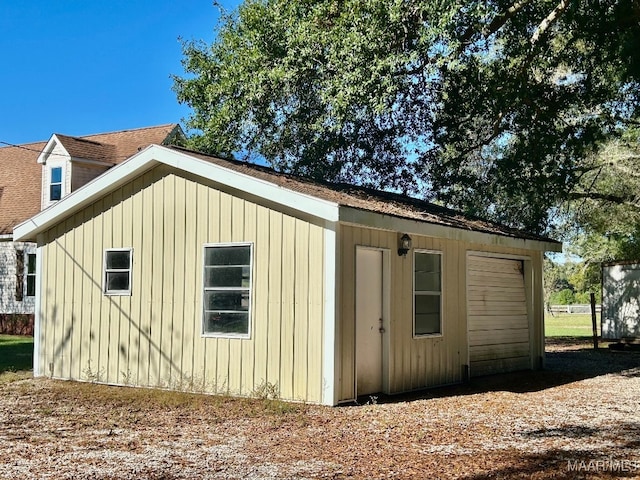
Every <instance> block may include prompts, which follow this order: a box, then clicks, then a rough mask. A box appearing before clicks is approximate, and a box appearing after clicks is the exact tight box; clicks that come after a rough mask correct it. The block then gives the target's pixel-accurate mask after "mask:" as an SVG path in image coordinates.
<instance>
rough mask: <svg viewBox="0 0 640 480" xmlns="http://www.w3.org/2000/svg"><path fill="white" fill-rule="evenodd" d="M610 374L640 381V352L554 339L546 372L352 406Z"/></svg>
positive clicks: (379, 397)
mask: <svg viewBox="0 0 640 480" xmlns="http://www.w3.org/2000/svg"><path fill="white" fill-rule="evenodd" d="M607 374H617V375H621V376H625V377H640V352H637V351H635V352H634V351H615V350H610V349H609V348H607V344H606V343H605V344H602V345H601V347H600V348H598V350H594V348H593V345H592V343H591V339H590V338H589V337H554V338H553V339H547V352H546V354H545V368H544V370H538V371H523V372H513V373H505V374H498V375H487V376H483V377H476V378H472V379H471V380H470V381H469V382H467V383H464V384H461V385H452V386H447V387H437V388H431V389H427V390H420V391H417V392H411V393H405V394H399V395H384V394H375V395H366V396H363V397H359V398H358V401H357V402H355V403H352V404H351V405H363V404H367V403H395V402H407V401H412V400H421V399H429V398H441V397H448V396H455V395H473V394H477V393H484V392H491V391H507V392H513V393H525V392H536V391H540V390H545V389H547V388H552V387H557V386H560V385H565V384H567V383H572V382H576V381H580V380H584V379H587V378H594V377H598V376H600V375H607Z"/></svg>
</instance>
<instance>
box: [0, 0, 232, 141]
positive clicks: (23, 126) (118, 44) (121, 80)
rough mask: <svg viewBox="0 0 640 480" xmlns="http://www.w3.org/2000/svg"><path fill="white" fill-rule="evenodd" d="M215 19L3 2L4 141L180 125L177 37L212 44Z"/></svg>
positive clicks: (213, 15)
mask: <svg viewBox="0 0 640 480" xmlns="http://www.w3.org/2000/svg"><path fill="white" fill-rule="evenodd" d="M219 3H220V4H221V5H222V6H223V7H224V8H226V9H229V10H233V9H234V8H235V7H236V6H237V5H238V4H239V3H240V2H239V0H226V1H220V2H219ZM217 19H218V9H217V8H216V7H214V6H213V3H212V1H211V0H128V1H123V0H110V1H95V0H84V1H77V0H61V1H51V0H33V1H29V2H21V1H13V0H0V52H2V63H1V66H0V142H7V143H13V144H17V143H26V142H31V141H38V140H47V139H48V138H49V137H50V136H51V134H52V133H62V134H67V135H87V134H92V133H100V132H108V131H114V130H122V129H127V128H136V127H143V126H150V125H159V124H163V123H172V122H179V121H181V120H182V118H184V117H186V116H188V114H189V110H188V108H187V107H185V106H184V105H179V104H178V102H177V101H176V98H175V94H174V93H173V91H172V90H171V86H172V81H171V78H170V75H171V74H178V75H181V74H182V73H183V70H182V66H181V64H180V61H181V59H182V51H181V45H180V42H179V40H178V38H179V37H182V38H183V39H185V40H199V39H202V40H204V41H206V42H207V43H211V41H213V39H214V37H215V25H216V21H217Z"/></svg>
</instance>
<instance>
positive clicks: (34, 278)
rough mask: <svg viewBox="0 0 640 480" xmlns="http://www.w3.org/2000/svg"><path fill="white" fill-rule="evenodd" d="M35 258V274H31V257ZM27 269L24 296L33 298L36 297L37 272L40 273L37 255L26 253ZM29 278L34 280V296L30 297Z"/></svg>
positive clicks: (25, 271) (25, 263) (25, 270)
mask: <svg viewBox="0 0 640 480" xmlns="http://www.w3.org/2000/svg"><path fill="white" fill-rule="evenodd" d="M30 256H33V257H34V261H35V262H36V263H35V268H34V270H33V272H29V257H30ZM24 257H25V262H24V265H25V269H24V296H25V297H28V298H31V297H35V296H36V292H35V289H36V278H37V277H36V272H37V271H38V258H37V256H36V254H35V253H29V252H25V254H24ZM29 278H33V295H29Z"/></svg>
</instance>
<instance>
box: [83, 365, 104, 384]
mask: <svg viewBox="0 0 640 480" xmlns="http://www.w3.org/2000/svg"><path fill="white" fill-rule="evenodd" d="M82 374H83V376H84V378H83V380H86V381H87V382H91V383H102V381H103V380H102V379H103V378H104V368H100V369H98V370H93V369H92V368H91V360H87V366H86V367H85V368H84V369H83V370H82Z"/></svg>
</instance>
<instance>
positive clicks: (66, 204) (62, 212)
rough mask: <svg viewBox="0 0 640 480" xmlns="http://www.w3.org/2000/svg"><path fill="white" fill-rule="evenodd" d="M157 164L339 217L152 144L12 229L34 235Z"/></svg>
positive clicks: (299, 196)
mask: <svg viewBox="0 0 640 480" xmlns="http://www.w3.org/2000/svg"><path fill="white" fill-rule="evenodd" d="M160 164H165V165H169V166H171V167H174V168H177V169H179V170H183V171H186V172H189V173H192V174H195V175H198V176H201V177H204V178H207V179H210V180H213V181H214V182H216V183H219V184H222V185H225V186H228V187H231V188H235V189H238V190H242V191H246V192H250V193H251V194H253V195H256V196H258V197H262V198H265V199H268V200H269V201H271V202H274V203H276V204H280V205H283V206H286V207H289V208H292V209H294V210H296V211H299V212H302V213H306V214H309V215H312V216H315V217H318V218H321V219H324V220H327V221H331V222H335V221H337V220H338V216H339V212H338V210H339V207H338V204H337V203H333V202H329V201H326V200H322V199H318V198H315V197H312V196H310V195H306V194H303V193H299V192H294V191H292V190H288V189H286V188H283V187H280V186H278V185H275V184H273V183H270V182H267V181H265V180H261V179H257V178H255V177H252V176H250V175H246V174H244V173H240V172H237V171H235V170H230V169H228V168H225V167H222V166H220V165H216V164H214V163H211V162H207V161H205V160H200V159H198V158H196V157H193V156H191V155H189V154H188V153H185V152H179V151H176V150H173V149H170V148H166V147H162V146H159V145H151V146H149V147H147V148H145V149H144V150H142V151H141V152H139V153H137V154H135V155H134V156H132V157H130V158H129V159H128V160H126V161H124V162H122V163H120V164H118V165H116V166H115V167H113V168H111V169H110V170H108V171H107V172H105V173H104V174H102V175H100V176H99V177H98V178H96V179H95V180H93V181H91V182H89V183H88V184H87V185H85V186H83V187H82V188H79V189H78V190H76V191H75V192H72V193H71V194H70V195H68V196H66V197H64V198H63V199H62V200H60V201H59V202H57V203H56V204H55V205H52V206H51V207H49V208H47V209H46V210H43V211H42V212H40V213H39V214H37V215H35V216H33V217H32V218H30V219H29V220H26V221H25V222H22V223H21V224H19V225H17V226H16V227H15V228H14V231H13V232H14V238H15V239H20V240H25V239H31V238H33V237H34V236H35V235H37V234H38V233H41V232H44V231H45V230H47V229H49V228H50V227H52V226H53V225H55V224H56V223H57V222H58V221H59V220H60V219H62V218H65V217H68V216H70V215H73V214H74V213H76V212H77V211H79V210H81V209H82V208H84V207H85V206H87V205H89V204H91V203H93V202H94V201H95V200H97V199H98V198H100V197H102V196H103V195H105V194H106V193H108V192H109V191H111V190H114V189H116V188H118V187H120V186H121V185H124V184H125V183H127V182H129V181H130V180H133V179H134V178H136V177H138V176H139V175H141V174H142V173H144V172H145V171H148V170H150V169H151V168H153V167H155V166H157V165H160Z"/></svg>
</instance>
